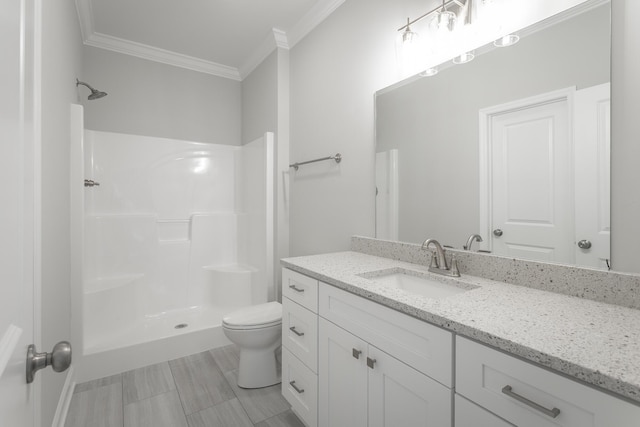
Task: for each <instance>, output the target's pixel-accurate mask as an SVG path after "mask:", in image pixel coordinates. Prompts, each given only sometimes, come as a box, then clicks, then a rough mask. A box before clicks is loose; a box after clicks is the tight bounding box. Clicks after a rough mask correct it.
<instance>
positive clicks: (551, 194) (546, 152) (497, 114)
mask: <svg viewBox="0 0 640 427" xmlns="http://www.w3.org/2000/svg"><path fill="white" fill-rule="evenodd" d="M570 93H571V91H564V92H563V93H561V94H559V93H553V94H547V95H545V96H541V97H536V98H532V99H529V100H524V101H518V102H517V103H512V104H510V105H508V106H504V108H502V110H501V111H500V110H499V109H498V110H495V109H494V111H493V112H491V113H490V114H489V115H488V120H487V125H488V131H487V136H488V149H489V153H490V154H489V160H490V164H491V167H490V169H489V170H490V171H491V172H490V173H489V180H490V183H491V184H490V186H489V189H490V194H489V200H490V202H489V207H490V213H489V215H490V222H489V223H490V224H491V227H490V230H487V234H488V236H487V237H489V238H490V239H491V242H490V243H491V246H492V247H491V250H492V251H493V252H494V253H496V254H498V255H507V256H512V257H516V258H526V259H535V260H542V261H555V262H561V263H573V262H574V260H575V251H574V220H573V211H574V209H573V204H574V197H573V154H572V146H571V145H572V144H571V132H570V115H569V103H570V100H569V97H570Z"/></svg>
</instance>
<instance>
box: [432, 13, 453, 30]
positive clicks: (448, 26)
mask: <svg viewBox="0 0 640 427" xmlns="http://www.w3.org/2000/svg"><path fill="white" fill-rule="evenodd" d="M435 21H436V23H437V28H438V32H444V31H448V32H451V31H453V29H454V27H455V25H456V14H455V13H453V12H449V11H448V10H443V11H442V12H438V15H437V16H436V18H435Z"/></svg>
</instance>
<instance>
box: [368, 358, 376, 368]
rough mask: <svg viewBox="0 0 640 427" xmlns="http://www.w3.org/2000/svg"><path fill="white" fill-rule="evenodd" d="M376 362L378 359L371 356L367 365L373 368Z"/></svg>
mask: <svg viewBox="0 0 640 427" xmlns="http://www.w3.org/2000/svg"><path fill="white" fill-rule="evenodd" d="M375 364H376V359H372V358H370V357H367V366H368V367H370V368H371V369H373V365H375Z"/></svg>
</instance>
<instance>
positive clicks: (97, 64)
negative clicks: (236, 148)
mask: <svg viewBox="0 0 640 427" xmlns="http://www.w3.org/2000/svg"><path fill="white" fill-rule="evenodd" d="M83 54H84V58H83V61H84V62H83V65H84V73H83V75H82V76H78V77H79V78H80V80H81V81H85V82H87V83H89V84H90V85H92V86H94V87H95V88H97V89H99V90H103V91H105V92H107V93H108V94H109V95H108V96H107V97H106V98H102V99H99V100H94V101H87V100H86V96H87V95H88V94H89V90H88V89H86V88H84V87H81V88H80V90H81V92H80V93H81V95H82V96H83V102H82V103H83V105H84V106H85V126H86V127H87V128H88V129H92V130H100V131H108V132H120V133H128V134H133V135H148V136H157V137H164V138H175V139H183V140H188V141H198V142H209V143H215V144H227V145H240V134H241V114H242V112H241V84H240V82H237V81H234V80H229V79H225V78H222V77H217V76H212V75H209V74H204V73H198V72H195V71H191V70H187V69H184V68H178V67H173V66H170V65H166V64H161V63H158V62H152V61H147V60H144V59H140V58H136V57H133V56H129V55H123V54H119V53H115V52H111V51H107V50H103V49H97V48H93V47H89V46H85V47H84V51H83Z"/></svg>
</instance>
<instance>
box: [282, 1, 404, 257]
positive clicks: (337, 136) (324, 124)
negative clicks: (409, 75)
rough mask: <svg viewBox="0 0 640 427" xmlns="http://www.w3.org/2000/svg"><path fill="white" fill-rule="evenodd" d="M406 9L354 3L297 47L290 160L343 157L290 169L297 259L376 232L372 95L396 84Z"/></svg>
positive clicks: (378, 3)
mask: <svg viewBox="0 0 640 427" xmlns="http://www.w3.org/2000/svg"><path fill="white" fill-rule="evenodd" d="M405 6H406V5H405ZM405 6H403V5H400V4H397V2H391V1H388V0H349V1H347V2H345V3H343V4H342V5H341V6H340V7H339V8H338V9H337V10H336V11H335V12H333V14H332V15H331V16H329V17H328V18H327V19H326V20H325V21H323V22H322V23H321V24H320V25H318V27H316V28H315V29H314V30H313V31H312V32H311V33H310V34H308V35H307V36H306V37H305V38H304V39H303V40H302V41H300V42H299V43H298V44H296V45H295V46H294V47H293V49H291V52H290V60H291V161H292V162H295V161H305V160H311V159H314V158H318V157H325V156H329V155H333V154H335V153H338V152H339V153H341V154H342V156H343V160H342V163H340V165H336V164H335V163H331V162H322V163H316V164H313V165H308V166H303V167H301V168H300V170H299V171H298V172H294V171H293V170H291V172H290V180H291V224H290V225H291V254H292V255H305V254H313V253H321V252H330V251H337V250H346V249H349V246H350V241H349V239H350V236H352V235H354V234H359V235H365V236H373V234H374V207H375V187H374V160H375V153H374V144H373V141H374V136H373V129H374V123H373V118H374V115H373V94H374V92H375V91H376V90H378V89H380V88H382V87H385V86H387V85H389V84H391V83H393V81H394V79H395V76H396V68H395V62H394V58H395V44H394V43H395V35H394V32H395V30H396V29H397V27H398V23H399V22H403V21H405V20H406V19H407V16H408V15H407V12H406V10H405V9H404V7H405Z"/></svg>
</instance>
